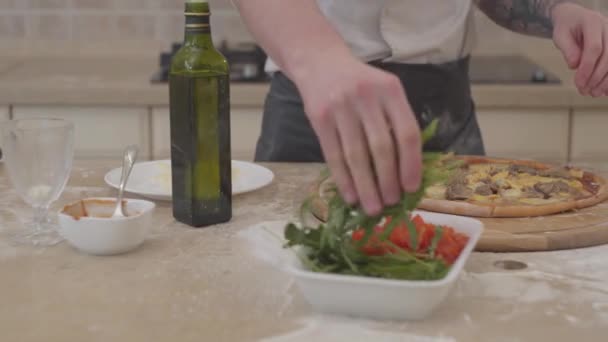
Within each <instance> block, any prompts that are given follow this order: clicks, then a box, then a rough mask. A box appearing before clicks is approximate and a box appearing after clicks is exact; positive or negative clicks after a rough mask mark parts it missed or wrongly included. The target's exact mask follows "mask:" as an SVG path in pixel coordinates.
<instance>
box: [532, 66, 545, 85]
mask: <svg viewBox="0 0 608 342" xmlns="http://www.w3.org/2000/svg"><path fill="white" fill-rule="evenodd" d="M532 82H533V83H546V82H547V75H546V74H545V72H544V71H542V70H540V69H537V70H535V71H534V73H533V74H532Z"/></svg>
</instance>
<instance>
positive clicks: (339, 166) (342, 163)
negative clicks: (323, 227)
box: [311, 114, 359, 204]
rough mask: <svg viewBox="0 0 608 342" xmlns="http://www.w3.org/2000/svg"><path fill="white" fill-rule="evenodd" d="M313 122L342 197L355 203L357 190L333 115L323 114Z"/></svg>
mask: <svg viewBox="0 0 608 342" xmlns="http://www.w3.org/2000/svg"><path fill="white" fill-rule="evenodd" d="M311 124H312V125H313V126H314V128H315V131H316V132H317V135H318V137H319V143H320V144H321V149H322V150H323V155H324V156H325V162H326V163H327V166H328V167H329V169H330V170H331V175H332V181H333V182H334V183H335V184H336V186H337V187H338V191H339V192H340V194H341V195H342V198H343V199H344V200H345V201H346V202H348V203H349V204H355V203H356V202H357V201H358V200H359V199H358V197H357V191H356V189H355V185H354V183H353V180H352V177H351V175H350V173H349V171H348V167H347V165H346V160H344V153H343V149H342V145H341V143H340V138H339V136H338V130H337V127H336V123H335V121H334V120H333V117H332V116H331V115H329V114H322V115H321V118H317V120H312V122H311Z"/></svg>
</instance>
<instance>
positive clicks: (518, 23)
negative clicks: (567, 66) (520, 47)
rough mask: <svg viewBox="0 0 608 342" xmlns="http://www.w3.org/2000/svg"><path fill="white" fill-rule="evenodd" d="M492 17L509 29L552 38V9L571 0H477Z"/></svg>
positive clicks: (482, 8) (481, 7)
mask: <svg viewBox="0 0 608 342" xmlns="http://www.w3.org/2000/svg"><path fill="white" fill-rule="evenodd" d="M475 2H476V3H477V6H478V7H479V9H480V10H482V11H483V12H484V13H485V14H486V15H487V16H488V17H489V18H490V19H492V20H493V21H494V22H495V23H497V24H498V25H500V26H503V27H505V28H507V29H509V30H512V31H515V32H519V33H523V34H528V35H533V36H538V37H546V38H550V37H551V36H552V34H553V23H552V22H551V11H552V10H553V7H555V5H557V4H560V3H563V2H574V1H569V0H475Z"/></svg>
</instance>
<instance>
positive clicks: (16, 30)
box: [0, 0, 608, 43]
mask: <svg viewBox="0 0 608 342" xmlns="http://www.w3.org/2000/svg"><path fill="white" fill-rule="evenodd" d="M579 1H581V2H583V3H584V4H586V5H588V6H589V7H592V8H599V9H602V10H604V12H608V0H579ZM183 4H184V0H0V39H31V40H67V41H83V40H87V41H90V40H118V39H126V40H133V39H145V40H156V41H162V42H172V41H178V40H181V39H182V36H183V26H184V18H183ZM210 4H211V9H212V12H213V15H212V17H211V20H212V28H213V35H214V39H215V40H216V41H220V40H223V39H226V40H228V41H231V42H235V43H238V42H244V41H251V40H252V38H251V35H250V34H249V33H248V31H247V29H246V28H245V26H244V24H243V23H242V21H241V19H240V17H239V15H238V13H237V11H236V10H235V9H234V7H233V5H232V3H231V0H210ZM477 14H478V15H477V31H478V32H479V40H481V41H482V42H483V41H486V40H487V41H494V42H495V41H505V42H508V41H509V40H511V38H512V37H513V35H514V33H510V32H508V31H506V30H504V29H502V28H499V27H498V26H496V25H495V24H494V23H492V22H491V21H490V20H488V19H487V18H485V16H484V15H482V14H480V13H477Z"/></svg>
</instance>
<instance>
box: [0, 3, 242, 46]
mask: <svg viewBox="0 0 608 342" xmlns="http://www.w3.org/2000/svg"><path fill="white" fill-rule="evenodd" d="M210 4H211V9H212V17H211V19H212V27H213V34H214V38H215V39H218V40H221V39H229V40H231V41H235V42H241V41H250V40H251V39H252V38H251V36H250V35H249V33H248V31H247V29H246V28H245V26H244V25H243V24H242V22H241V20H240V17H239V15H238V13H237V11H236V10H235V9H234V8H233V6H232V3H231V0H211V1H210ZM183 6H184V0H0V39H7V38H8V39H32V40H76V41H78V40H91V39H99V40H118V39H127V40H132V39H148V40H159V41H167V42H170V41H176V40H181V39H182V38H183V29H184V16H183Z"/></svg>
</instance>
